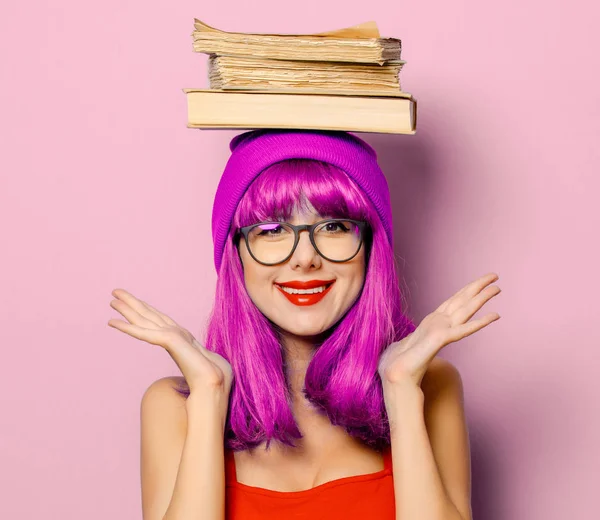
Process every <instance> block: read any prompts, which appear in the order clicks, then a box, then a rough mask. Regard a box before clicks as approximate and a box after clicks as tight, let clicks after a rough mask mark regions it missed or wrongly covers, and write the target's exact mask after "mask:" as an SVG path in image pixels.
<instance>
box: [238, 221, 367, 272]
mask: <svg viewBox="0 0 600 520" xmlns="http://www.w3.org/2000/svg"><path fill="white" fill-rule="evenodd" d="M328 222H352V223H353V224H356V225H357V226H358V228H359V229H360V243H359V244H358V247H357V248H356V253H354V254H353V255H352V256H351V257H349V258H346V259H345V260H332V259H331V258H327V257H326V256H325V255H324V254H323V253H321V251H319V248H318V247H317V244H316V243H315V238H314V231H315V229H317V227H318V226H321V225H322V224H325V223H328ZM265 224H286V225H287V226H289V227H291V228H292V229H293V230H294V245H293V247H292V251H291V252H290V254H289V255H288V256H286V257H285V258H284V259H283V260H281V261H279V262H273V263H266V262H261V261H260V260H259V259H258V258H256V257H255V256H254V254H253V253H252V249H251V248H250V244H249V243H248V234H249V233H250V231H251V230H252V229H253V228H255V227H256V226H262V225H265ZM368 229H369V224H368V223H367V222H363V221H362V220H352V219H350V218H328V219H325V220H319V222H315V223H314V224H299V225H297V226H294V225H293V224H290V223H289V222H280V221H275V220H274V221H265V222H258V223H256V224H251V225H249V226H244V227H241V228H239V229H238V232H237V233H236V243H237V238H239V237H240V235H242V236H243V237H244V241H245V242H246V248H247V249H248V252H249V253H250V256H251V257H252V258H254V260H256V261H257V262H258V263H259V264H262V265H279V264H283V263H284V262H287V261H288V260H289V259H290V258H291V257H292V255H293V254H294V251H296V247H297V246H298V242H300V231H308V238H309V240H310V243H311V244H312V246H313V247H314V248H315V251H316V252H317V253H318V254H319V256H321V257H323V258H324V259H325V260H328V261H329V262H335V263H337V264H342V263H344V262H349V261H350V260H352V259H353V258H354V257H355V256H356V255H357V254H358V253H359V252H360V248H361V247H362V245H363V243H364V242H365V232H366V231H367V230H368Z"/></svg>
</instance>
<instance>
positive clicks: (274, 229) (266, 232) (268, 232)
mask: <svg viewBox="0 0 600 520" xmlns="http://www.w3.org/2000/svg"><path fill="white" fill-rule="evenodd" d="M281 229H282V227H281V226H273V227H271V226H270V227H269V228H267V229H262V230H261V232H260V233H259V236H267V235H278V234H279V233H280V232H281Z"/></svg>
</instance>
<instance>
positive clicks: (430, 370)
mask: <svg viewBox="0 0 600 520" xmlns="http://www.w3.org/2000/svg"><path fill="white" fill-rule="evenodd" d="M449 383H454V384H459V385H460V383H461V377H460V373H459V371H458V368H456V366H454V365H453V364H452V363H451V362H450V361H448V360H447V359H444V358H441V357H439V356H436V357H434V358H433V359H432V360H431V362H430V363H429V366H428V367H427V371H426V372H425V375H424V376H423V380H422V382H421V389H422V390H423V393H424V394H425V397H427V395H430V396H432V395H434V394H435V393H437V392H438V391H439V390H440V388H441V387H443V386H445V385H447V384H449Z"/></svg>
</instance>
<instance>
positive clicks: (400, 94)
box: [182, 88, 413, 99]
mask: <svg viewBox="0 0 600 520" xmlns="http://www.w3.org/2000/svg"><path fill="white" fill-rule="evenodd" d="M182 90H183V92H185V93H186V94H187V93H188V92H221V93H228V94H232V93H233V92H232V91H231V90H230V89H227V90H224V89H223V90H221V89H204V88H184V89H182ZM243 93H244V94H257V95H260V94H297V95H303V96H304V95H307V96H316V95H318V96H344V97H349V96H354V97H359V98H362V97H367V98H373V97H378V98H379V97H383V98H394V97H402V98H407V99H413V96H412V94H410V93H409V92H404V91H400V90H396V91H393V92H389V93H386V94H382V93H381V92H379V91H368V90H365V91H361V92H360V93H359V92H348V91H337V90H330V91H324V90H310V89H306V90H302V93H301V94H299V93H298V91H297V90H296V89H273V90H269V91H268V92H264V91H249V90H248V91H247V90H244V91H243Z"/></svg>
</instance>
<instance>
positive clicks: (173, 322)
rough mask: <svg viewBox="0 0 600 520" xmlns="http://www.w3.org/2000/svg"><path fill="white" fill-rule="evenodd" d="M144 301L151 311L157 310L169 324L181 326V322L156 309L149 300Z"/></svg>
mask: <svg viewBox="0 0 600 520" xmlns="http://www.w3.org/2000/svg"><path fill="white" fill-rule="evenodd" d="M140 301H142V300H140ZM142 303H143V304H144V305H145V306H146V307H148V308H149V309H150V310H151V311H153V312H155V313H156V314H157V315H158V316H159V317H161V318H162V319H163V320H164V322H165V323H167V324H169V325H171V326H173V327H179V328H181V326H180V325H179V323H177V322H176V321H175V320H174V319H173V318H169V316H167V315H166V314H163V313H162V312H160V311H159V310H158V309H155V308H154V307H152V305H150V304H149V303H148V302H145V301H142Z"/></svg>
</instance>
